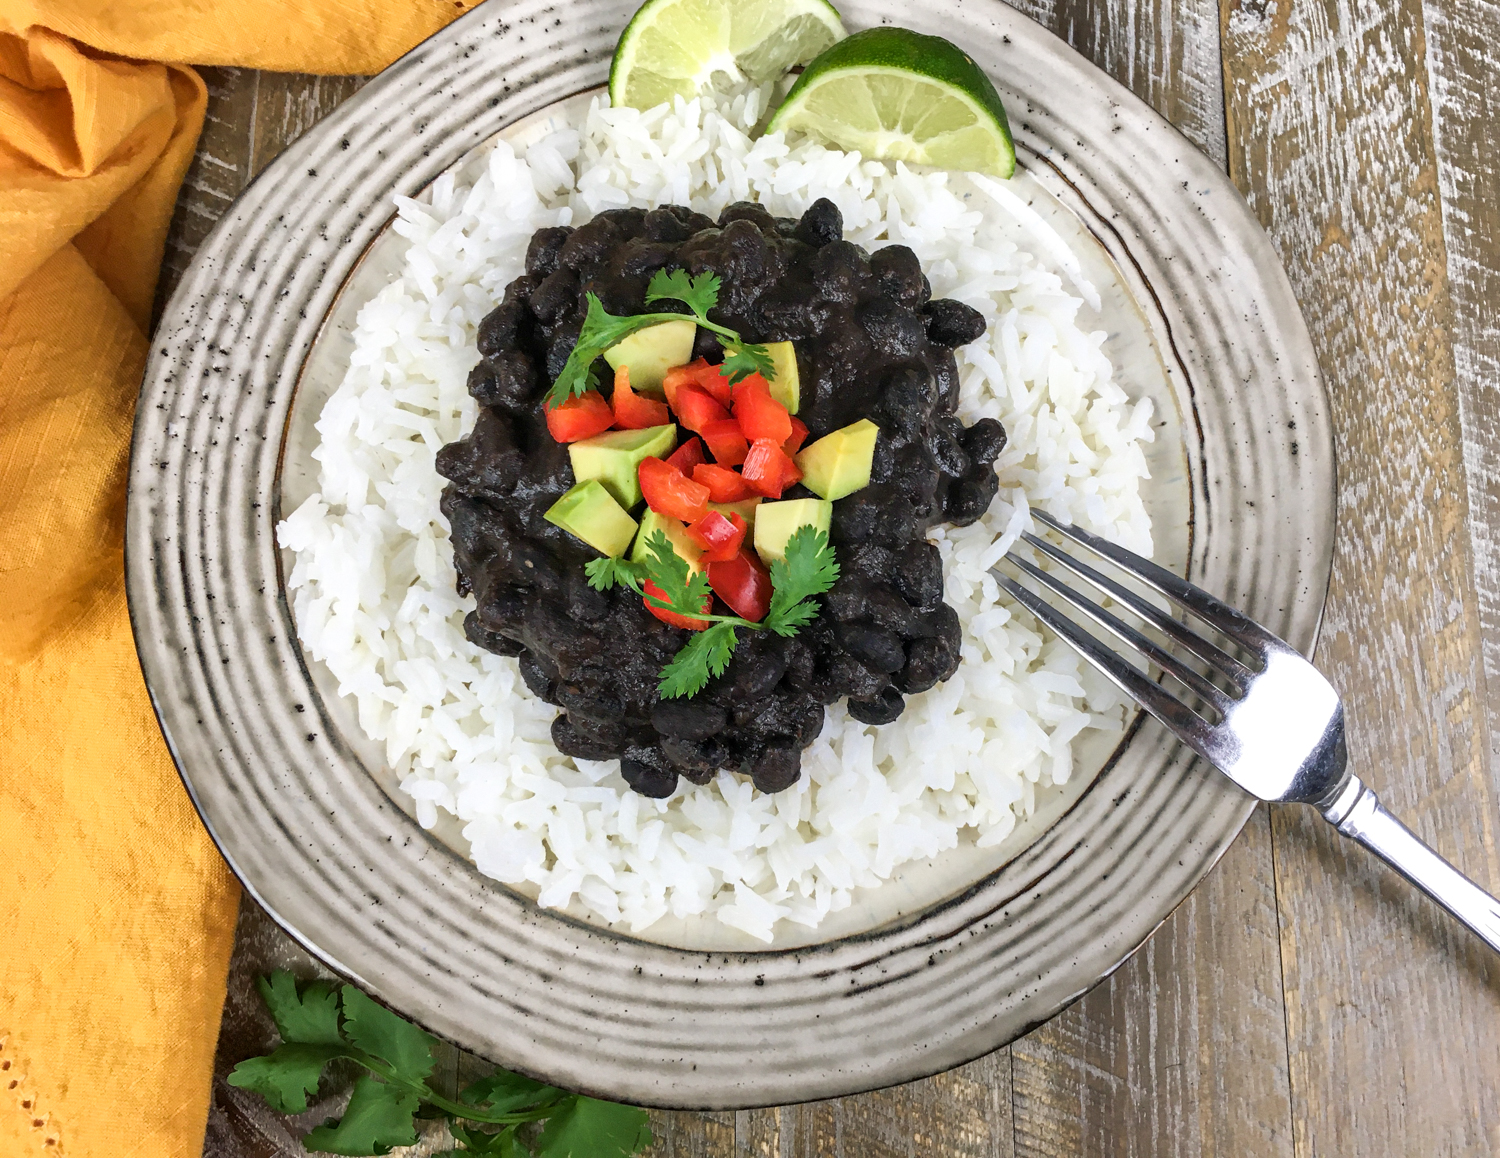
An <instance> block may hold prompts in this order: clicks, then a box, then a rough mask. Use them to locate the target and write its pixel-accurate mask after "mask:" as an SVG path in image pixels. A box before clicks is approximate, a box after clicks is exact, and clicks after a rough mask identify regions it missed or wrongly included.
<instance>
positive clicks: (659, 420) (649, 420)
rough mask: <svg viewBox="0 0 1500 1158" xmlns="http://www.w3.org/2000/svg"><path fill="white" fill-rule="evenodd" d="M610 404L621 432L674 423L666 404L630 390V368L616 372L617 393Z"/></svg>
mask: <svg viewBox="0 0 1500 1158" xmlns="http://www.w3.org/2000/svg"><path fill="white" fill-rule="evenodd" d="M609 404H610V406H611V407H612V408H613V409H614V412H615V425H616V426H618V427H619V428H620V429H621V430H645V429H646V427H648V426H663V425H665V424H666V423H668V422H671V421H672V412H671V411H670V410H668V409H667V404H666V403H665V402H658V401H656V399H654V398H643V397H641V395H639V394H637V393H636V392H635V391H634V390H632V389H631V388H630V367H629V366H621V367H620V368H619V369H618V370H616V371H615V392H614V394H613V395H612V396H611V397H610V400H609Z"/></svg>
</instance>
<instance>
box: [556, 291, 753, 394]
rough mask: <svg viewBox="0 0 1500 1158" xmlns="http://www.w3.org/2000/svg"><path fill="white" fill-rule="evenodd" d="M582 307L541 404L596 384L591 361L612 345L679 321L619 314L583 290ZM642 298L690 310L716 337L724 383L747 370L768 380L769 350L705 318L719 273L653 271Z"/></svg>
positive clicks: (666, 316) (674, 316)
mask: <svg viewBox="0 0 1500 1158" xmlns="http://www.w3.org/2000/svg"><path fill="white" fill-rule="evenodd" d="M585 298H586V300H587V302H588V309H587V310H586V311H585V313H584V317H583V328H582V329H581V330H579V332H578V341H577V342H575V343H574V345H573V352H572V353H571V354H569V355H568V360H567V362H566V363H564V364H563V368H562V373H560V374H558V376H557V381H556V382H554V383H553V384H552V389H550V390H548V391H547V405H548V406H549V407H553V406H560V405H561V404H562V403H564V402H566V401H567V400H568V399H569V398H573V397H575V396H577V395H580V394H585V393H587V392H588V391H590V390H592V389H594V388H595V387H596V386H598V385H599V376H598V375H597V374H596V373H594V363H595V362H596V361H597V360H598V359H599V358H601V357H603V356H604V352H605V351H606V350H608V349H609V348H610V347H611V346H615V345H618V344H619V343H620V342H623V341H624V340H625V339H626V338H628V337H630V335H631V334H634V333H636V332H637V331H638V330H644V329H646V328H647V327H648V326H654V325H657V324H658V323H660V322H680V321H683V320H684V316H683V315H682V314H680V313H651V314H631V315H628V316H620V315H617V314H612V313H610V312H609V311H608V310H606V309H605V308H604V303H603V302H601V301H600V300H599V298H598V297H597V296H596V295H594V294H587V295H585ZM646 301H647V302H648V303H649V302H659V301H678V302H681V303H682V304H683V305H685V306H687V308H688V309H689V310H691V311H692V315H691V316H692V320H693V321H695V322H697V323H698V325H700V326H702V327H703V328H704V329H705V330H709V331H711V332H713V333H714V334H717V335H718V338H719V344H720V345H721V346H723V347H724V367H723V371H722V372H723V373H724V375H725V376H726V377H727V378H728V379H729V381H730V382H739V381H741V380H742V379H744V378H747V377H748V376H749V375H751V374H760V375H761V376H762V377H763V378H765V379H766V381H768V382H769V381H771V379H772V377H773V376H774V373H775V370H774V367H773V365H772V363H771V355H770V352H769V351H768V350H767V349H766V348H765V346H762V345H757V344H755V343H752V342H746V341H744V340H743V339H742V338H741V337H740V335H739V331H738V330H732V329H730V328H729V327H728V326H721V325H719V324H718V323H717V322H711V321H709V319H708V311H709V310H711V309H713V308H714V306H716V305H717V304H718V302H719V277H718V275H717V274H713V273H707V272H705V273H700V274H698V275H697V276H695V277H691V276H689V275H688V272H687V270H685V269H674V270H670V271H668V270H664V269H659V270H657V271H656V273H654V274H653V275H652V276H651V282H650V284H649V285H648V286H647V287H646Z"/></svg>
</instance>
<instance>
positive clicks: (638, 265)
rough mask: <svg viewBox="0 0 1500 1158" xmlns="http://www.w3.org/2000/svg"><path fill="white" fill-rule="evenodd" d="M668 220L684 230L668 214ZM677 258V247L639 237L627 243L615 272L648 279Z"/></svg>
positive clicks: (616, 262)
mask: <svg viewBox="0 0 1500 1158" xmlns="http://www.w3.org/2000/svg"><path fill="white" fill-rule="evenodd" d="M666 220H668V221H671V222H673V223H674V224H676V225H677V228H679V229H682V228H683V227H682V224H681V223H680V222H678V221H677V218H675V217H673V216H672V215H671V214H670V213H668V214H666ZM684 232H685V231H684ZM676 257H677V246H675V245H668V244H665V243H663V242H659V241H652V240H651V239H650V238H647V237H637V238H635V239H634V240H633V241H629V242H627V243H626V245H625V248H624V249H622V250H621V251H620V255H619V257H617V258H616V259H615V263H614V265H615V272H616V273H618V274H620V275H621V276H622V277H628V278H636V279H647V278H650V276H651V275H652V274H653V273H655V272H656V271H657V270H659V269H665V268H666V267H667V266H669V265H671V264H672V262H673V261H674V260H676ZM652 308H655V307H654V306H653V307H652Z"/></svg>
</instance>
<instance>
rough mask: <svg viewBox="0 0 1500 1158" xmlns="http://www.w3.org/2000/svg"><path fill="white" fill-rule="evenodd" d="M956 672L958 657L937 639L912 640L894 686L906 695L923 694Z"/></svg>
mask: <svg viewBox="0 0 1500 1158" xmlns="http://www.w3.org/2000/svg"><path fill="white" fill-rule="evenodd" d="M957 670H958V655H957V653H956V652H955V651H951V650H949V648H947V647H946V646H945V645H944V644H943V641H942V640H940V639H937V638H927V639H914V640H912V641H911V643H910V644H909V645H908V647H907V654H906V666H905V667H904V668H902V669H901V672H900V674H899V675H897V677H896V686H897V687H898V688H900V689H901V690H902V691H904V692H905V693H906V694H907V695H913V694H915V693H916V692H925V691H926V690H927V689H928V688H930V687H934V686H936V685H937V684H939V683H941V682H942V681H943V680H945V679H947V678H948V677H949V676H951V675H952V674H953V673H954V672H955V671H957Z"/></svg>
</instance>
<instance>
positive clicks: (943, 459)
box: [927, 415, 974, 478]
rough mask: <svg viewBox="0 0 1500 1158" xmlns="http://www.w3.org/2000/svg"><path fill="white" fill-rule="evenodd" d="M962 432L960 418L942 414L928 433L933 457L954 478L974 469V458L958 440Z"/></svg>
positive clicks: (944, 471)
mask: <svg viewBox="0 0 1500 1158" xmlns="http://www.w3.org/2000/svg"><path fill="white" fill-rule="evenodd" d="M962 433H963V424H962V423H960V422H959V420H958V419H956V418H954V417H953V416H952V415H942V416H940V417H938V418H937V419H935V420H934V421H933V422H932V424H931V429H930V430H929V432H928V435H927V445H928V447H929V448H930V449H931V450H932V457H933V458H934V459H936V460H937V464H938V466H940V467H941V468H942V470H943V473H944V474H946V475H951V476H952V477H954V478H962V477H963V476H964V475H966V474H968V473H969V472H970V471H971V470H973V469H974V460H973V459H971V458H970V457H969V456H968V454H967V452H965V450H964V448H963V444H962V443H960V442H959V440H958V436H959V435H960V434H962Z"/></svg>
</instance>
